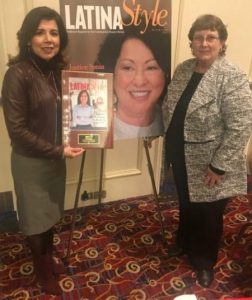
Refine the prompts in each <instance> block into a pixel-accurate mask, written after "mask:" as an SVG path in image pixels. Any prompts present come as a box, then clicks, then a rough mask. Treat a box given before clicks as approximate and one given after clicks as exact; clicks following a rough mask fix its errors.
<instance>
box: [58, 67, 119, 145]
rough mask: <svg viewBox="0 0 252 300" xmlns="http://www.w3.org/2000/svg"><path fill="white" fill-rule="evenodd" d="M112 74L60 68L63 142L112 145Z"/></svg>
mask: <svg viewBox="0 0 252 300" xmlns="http://www.w3.org/2000/svg"><path fill="white" fill-rule="evenodd" d="M112 78H113V76H112V74H109V73H106V74H104V73H91V72H83V71H63V72H62V96H63V105H62V113H63V116H62V124H63V131H62V132H63V142H64V144H69V145H71V146H73V147H84V148H112V146H113V136H112V134H113V128H112V110H113V108H112V101H111V99H112V95H113V90H112Z"/></svg>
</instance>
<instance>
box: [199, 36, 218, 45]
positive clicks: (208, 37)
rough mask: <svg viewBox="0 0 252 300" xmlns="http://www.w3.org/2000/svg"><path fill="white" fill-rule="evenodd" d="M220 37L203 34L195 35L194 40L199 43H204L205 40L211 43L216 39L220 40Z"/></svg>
mask: <svg viewBox="0 0 252 300" xmlns="http://www.w3.org/2000/svg"><path fill="white" fill-rule="evenodd" d="M219 39H220V38H219V37H217V36H214V35H207V36H203V35H196V36H195V37H193V41H195V42H197V43H203V42H204V41H206V42H207V43H209V44H211V43H214V41H216V40H219Z"/></svg>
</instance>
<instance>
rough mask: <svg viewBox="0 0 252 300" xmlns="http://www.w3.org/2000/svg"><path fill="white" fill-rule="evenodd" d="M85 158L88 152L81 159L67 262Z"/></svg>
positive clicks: (68, 254)
mask: <svg viewBox="0 0 252 300" xmlns="http://www.w3.org/2000/svg"><path fill="white" fill-rule="evenodd" d="M85 158H86V151H84V152H83V154H82V158H81V165H80V173H79V180H78V185H77V189H76V194H75V201H74V211H73V215H72V224H71V230H70V235H69V241H68V247H67V256H66V260H67V261H68V260H69V257H70V251H71V245H72V239H73V231H74V227H75V218H76V213H77V208H78V201H79V197H80V188H81V183H82V178H83V167H84V162H85Z"/></svg>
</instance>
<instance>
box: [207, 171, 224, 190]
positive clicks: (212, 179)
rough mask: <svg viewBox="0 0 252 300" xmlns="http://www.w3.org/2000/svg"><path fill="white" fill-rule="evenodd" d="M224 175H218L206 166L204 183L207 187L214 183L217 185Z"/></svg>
mask: <svg viewBox="0 0 252 300" xmlns="http://www.w3.org/2000/svg"><path fill="white" fill-rule="evenodd" d="M223 176H224V175H218V174H216V173H214V172H213V171H211V170H210V168H207V171H206V174H205V178H204V179H205V183H206V185H207V186H208V187H209V188H212V187H213V186H215V185H218V184H219V183H220V182H221V180H222V178H223Z"/></svg>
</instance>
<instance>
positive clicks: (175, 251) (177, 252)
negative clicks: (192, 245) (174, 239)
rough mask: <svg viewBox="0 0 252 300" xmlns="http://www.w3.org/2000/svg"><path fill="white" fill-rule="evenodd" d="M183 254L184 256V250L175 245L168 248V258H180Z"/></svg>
mask: <svg viewBox="0 0 252 300" xmlns="http://www.w3.org/2000/svg"><path fill="white" fill-rule="evenodd" d="M184 254H185V250H184V249H183V248H181V247H180V246H178V245H176V244H174V245H171V246H170V247H169V248H168V257H174V256H182V255H184Z"/></svg>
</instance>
